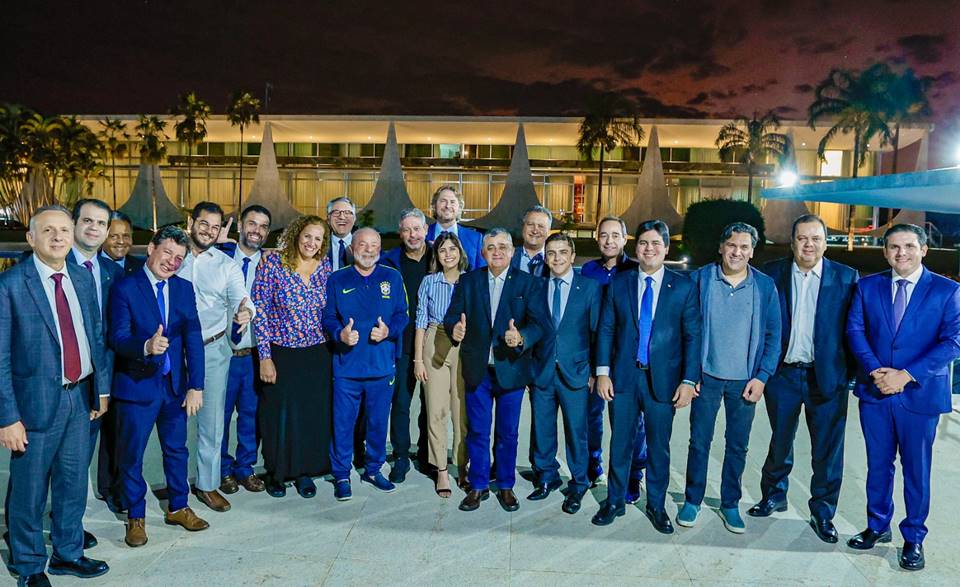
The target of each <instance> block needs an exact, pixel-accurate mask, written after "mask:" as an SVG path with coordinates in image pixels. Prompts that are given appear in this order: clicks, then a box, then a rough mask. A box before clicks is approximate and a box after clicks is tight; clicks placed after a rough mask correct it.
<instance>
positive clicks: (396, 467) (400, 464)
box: [389, 459, 410, 483]
mask: <svg viewBox="0 0 960 587" xmlns="http://www.w3.org/2000/svg"><path fill="white" fill-rule="evenodd" d="M409 472H410V459H397V460H396V461H394V462H393V467H392V468H391V469H390V476H389V479H390V482H391V483H403V482H404V481H406V480H407V473H409Z"/></svg>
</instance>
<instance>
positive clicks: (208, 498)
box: [193, 488, 230, 512]
mask: <svg viewBox="0 0 960 587" xmlns="http://www.w3.org/2000/svg"><path fill="white" fill-rule="evenodd" d="M193 494H194V495H195V496H197V499H199V500H200V502H201V503H203V505H205V506H207V507H208V508H210V509H212V510H213V511H215V512H226V511H229V510H230V502H229V501H227V499H226V498H225V497H223V496H222V495H220V493H219V492H218V491H217V490H216V489H214V490H213V491H200V490H199V489H196V488H194V490H193Z"/></svg>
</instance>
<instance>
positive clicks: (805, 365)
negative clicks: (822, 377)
mask: <svg viewBox="0 0 960 587" xmlns="http://www.w3.org/2000/svg"><path fill="white" fill-rule="evenodd" d="M783 365H784V366H785V367H792V368H794V369H805V370H808V369H813V362H810V363H784V364H783Z"/></svg>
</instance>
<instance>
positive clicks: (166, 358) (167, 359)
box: [157, 281, 170, 375]
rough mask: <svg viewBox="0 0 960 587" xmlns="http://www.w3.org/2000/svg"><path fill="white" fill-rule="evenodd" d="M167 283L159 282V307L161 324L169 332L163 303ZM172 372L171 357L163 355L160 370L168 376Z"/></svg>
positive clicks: (165, 304) (165, 306) (165, 307)
mask: <svg viewBox="0 0 960 587" xmlns="http://www.w3.org/2000/svg"><path fill="white" fill-rule="evenodd" d="M166 284H167V282H165V281H158V282H157V306H159V307H160V323H161V324H163V330H164V332H166V330H167V303H166V302H164V301H163V286H165V285H166ZM169 372H170V355H168V354H167V353H163V368H162V369H161V370H160V374H161V375H166V374H167V373H169Z"/></svg>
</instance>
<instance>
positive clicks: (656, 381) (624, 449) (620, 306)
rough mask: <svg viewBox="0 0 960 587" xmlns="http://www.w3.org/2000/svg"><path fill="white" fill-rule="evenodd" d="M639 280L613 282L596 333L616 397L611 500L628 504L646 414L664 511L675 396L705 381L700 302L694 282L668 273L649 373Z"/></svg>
mask: <svg viewBox="0 0 960 587" xmlns="http://www.w3.org/2000/svg"><path fill="white" fill-rule="evenodd" d="M639 277H640V271H639V270H638V269H637V268H635V267H634V268H630V269H628V270H626V271H624V272H620V273H617V274H616V275H615V276H614V277H613V279H612V280H611V282H610V285H609V287H607V289H606V292H605V294H604V300H603V312H602V314H601V317H600V327H599V330H598V332H597V358H596V361H597V366H598V367H609V368H610V378H611V379H612V380H613V390H614V396H613V401H612V402H610V421H611V428H612V433H611V438H610V476H609V483H608V490H607V499H608V502H609V504H610V505H612V506H614V507H619V506H620V505H622V504H623V503H624V498H625V494H626V488H627V477H628V475H629V472H630V463H631V461H632V459H633V449H634V442H635V439H636V434H637V420H638V418H639V414H640V413H641V412H642V413H643V417H644V421H645V424H646V436H647V504H648V505H649V506H650V507H651V508H653V509H655V510H663V509H664V504H665V501H666V495H667V485H668V484H669V482H670V436H671V433H672V432H673V416H674V413H675V409H674V407H673V401H672V400H673V395H674V393H675V392H676V390H677V387H678V386H679V385H680V383H681V382H682V381H684V380H687V381H692V382H696V381H699V380H700V349H701V345H702V338H701V336H702V334H701V326H702V325H701V316H700V301H699V297H698V295H697V286H696V284H695V283H694V282H693V281H691V280H690V279H689V278H687V277H685V276H683V275H681V274H679V273H676V272H674V271H671V270H669V269H666V270H665V271H664V273H663V283H662V284H661V285H660V294H659V298H658V301H657V305H656V310H655V312H654V315H653V326H652V330H651V334H650V351H649V352H650V365H649V367H648V368H646V369H642V368H640V366H639V365H638V364H637V348H638V346H639V341H640V331H639V327H638V318H639V316H640V311H639V303H638V299H637V294H638V292H639V282H638V279H639Z"/></svg>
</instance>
